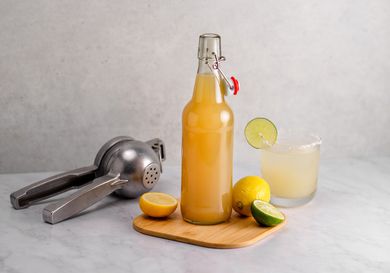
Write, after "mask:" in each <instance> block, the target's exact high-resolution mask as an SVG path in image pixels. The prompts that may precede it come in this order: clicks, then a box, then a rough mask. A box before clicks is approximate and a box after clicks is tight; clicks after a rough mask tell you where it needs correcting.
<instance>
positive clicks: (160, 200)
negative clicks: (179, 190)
mask: <svg viewBox="0 0 390 273" xmlns="http://www.w3.org/2000/svg"><path fill="white" fill-rule="evenodd" d="M139 207H140V208H141V210H142V211H143V213H145V214H146V215H148V216H151V217H157V218H160V217H167V216H169V215H171V214H172V213H173V212H174V211H175V210H176V208H177V200H176V198H175V197H173V196H172V195H169V194H166V193H162V192H147V193H144V194H143V195H142V196H141V198H140V199H139Z"/></svg>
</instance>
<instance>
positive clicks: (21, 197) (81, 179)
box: [10, 165, 97, 209]
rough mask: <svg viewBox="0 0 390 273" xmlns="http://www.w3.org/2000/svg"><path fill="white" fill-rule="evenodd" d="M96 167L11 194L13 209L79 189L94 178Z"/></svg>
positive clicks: (86, 168) (52, 177)
mask: <svg viewBox="0 0 390 273" xmlns="http://www.w3.org/2000/svg"><path fill="white" fill-rule="evenodd" d="M96 170H97V167H96V166H94V165H92V166H88V167H82V168H78V169H75V170H72V171H68V172H65V173H61V174H57V175H54V176H51V177H48V178H46V179H43V180H40V181H38V182H35V183H33V184H31V185H29V186H26V187H24V188H21V189H20V190H17V191H15V192H13V193H12V194H11V196H10V199H11V204H12V206H13V207H14V208H15V209H24V208H27V207H29V206H30V204H31V203H33V202H37V201H40V200H44V199H47V198H49V197H51V196H54V195H57V194H60V193H62V192H65V191H68V190H71V189H74V188H79V187H81V186H83V185H85V184H86V183H87V182H90V181H92V180H93V179H94V178H95V172H96Z"/></svg>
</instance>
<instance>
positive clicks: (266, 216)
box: [251, 200, 284, 227]
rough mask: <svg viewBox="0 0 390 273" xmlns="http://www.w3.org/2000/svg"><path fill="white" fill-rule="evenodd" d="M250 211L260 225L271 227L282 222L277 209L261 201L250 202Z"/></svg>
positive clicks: (282, 216)
mask: <svg viewBox="0 0 390 273" xmlns="http://www.w3.org/2000/svg"><path fill="white" fill-rule="evenodd" d="M251 211H252V216H253V218H255V220H256V221H257V223H259V224H260V225H264V226H267V227H273V226H276V225H278V224H280V223H281V222H283V221H284V215H283V214H282V213H281V212H280V211H279V210H278V209H277V208H275V207H274V206H272V205H271V204H270V203H267V202H264V201H261V200H255V201H253V202H252V206H251Z"/></svg>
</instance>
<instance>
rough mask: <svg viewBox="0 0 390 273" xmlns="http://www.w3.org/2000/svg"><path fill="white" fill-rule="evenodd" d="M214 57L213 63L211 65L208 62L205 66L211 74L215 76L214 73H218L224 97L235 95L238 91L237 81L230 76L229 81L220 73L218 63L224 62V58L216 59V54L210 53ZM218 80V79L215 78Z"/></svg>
mask: <svg viewBox="0 0 390 273" xmlns="http://www.w3.org/2000/svg"><path fill="white" fill-rule="evenodd" d="M211 54H212V55H213V56H214V61H213V62H212V64H210V62H207V65H208V66H209V68H210V70H211V72H213V73H214V74H215V71H218V72H219V75H220V76H221V77H222V82H223V85H224V86H223V89H224V90H225V95H226V96H231V95H237V93H238V91H239V90H240V84H239V83H238V80H237V79H236V78H235V77H233V76H231V77H230V80H229V79H228V78H227V77H226V75H225V73H223V72H222V70H221V68H220V62H224V61H226V58H225V57H224V56H220V57H219V58H218V57H217V54H215V52H212V53H211ZM217 78H218V77H217Z"/></svg>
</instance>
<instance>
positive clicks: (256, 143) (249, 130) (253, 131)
mask: <svg viewBox="0 0 390 273" xmlns="http://www.w3.org/2000/svg"><path fill="white" fill-rule="evenodd" d="M244 133H245V138H246V140H247V141H248V143H249V145H251V146H252V147H254V148H256V149H261V148H266V147H269V146H271V145H273V144H275V142H276V138H277V136H278V130H277V129H276V126H275V124H273V122H272V121H270V120H269V119H267V118H254V119H252V120H251V121H249V122H248V124H247V125H246V127H245V132H244Z"/></svg>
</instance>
